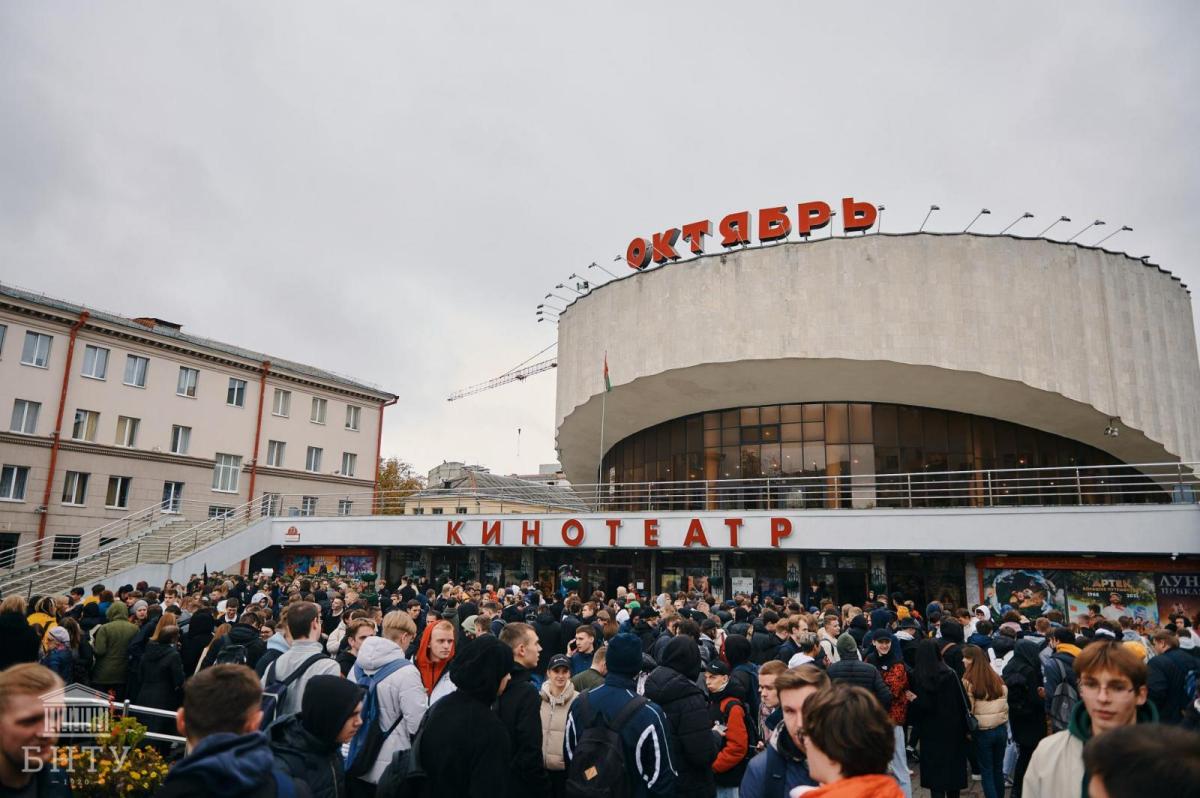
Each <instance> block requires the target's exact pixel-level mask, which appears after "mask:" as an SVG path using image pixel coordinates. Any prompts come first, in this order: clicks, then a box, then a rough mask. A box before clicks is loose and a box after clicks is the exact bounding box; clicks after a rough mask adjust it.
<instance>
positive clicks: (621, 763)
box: [566, 692, 650, 798]
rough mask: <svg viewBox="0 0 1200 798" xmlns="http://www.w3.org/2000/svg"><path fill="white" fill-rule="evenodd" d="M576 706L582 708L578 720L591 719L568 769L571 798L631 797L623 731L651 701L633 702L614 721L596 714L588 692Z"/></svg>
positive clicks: (580, 697)
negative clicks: (589, 700) (622, 737)
mask: <svg viewBox="0 0 1200 798" xmlns="http://www.w3.org/2000/svg"><path fill="white" fill-rule="evenodd" d="M575 703H576V705H577V706H579V707H580V709H579V710H578V714H577V715H576V717H577V718H579V719H580V720H582V719H583V718H588V723H587V727H586V728H585V729H584V730H583V733H582V734H580V735H579V742H578V743H577V744H576V746H575V754H574V756H572V757H571V764H570V765H569V766H568V767H567V793H566V794H567V798H630V796H631V795H632V794H633V791H632V789H631V787H630V776H629V774H630V772H631V771H630V770H629V769H627V768H626V766H625V745H624V743H622V742H621V728H622V727H623V726H624V725H625V724H626V723H628V722H629V720H630V719H632V718H633V716H634V715H636V714H637V713H638V710H640V709H641V708H642V707H644V706H646V705H647V704H649V703H650V702H649V700H647V698H646V697H645V696H640V695H639V696H635V697H633V698H631V699H629V702H628V703H627V704H625V706H623V707H621V711H620V712H618V713H617V714H616V715H615V716H614V717H613V719H612V720H611V721H606V720H604V716H603V715H601V714H600V713H599V712H592V709H591V706H590V705H589V702H588V693H586V692H585V693H581V694H580V696H579V698H578V699H576V701H575ZM597 719H599V722H597Z"/></svg>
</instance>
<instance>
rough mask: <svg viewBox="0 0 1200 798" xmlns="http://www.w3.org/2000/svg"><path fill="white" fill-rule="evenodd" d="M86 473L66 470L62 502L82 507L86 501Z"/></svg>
mask: <svg viewBox="0 0 1200 798" xmlns="http://www.w3.org/2000/svg"><path fill="white" fill-rule="evenodd" d="M88 476H89V475H88V474H85V473H83V472H81V471H68V472H67V474H66V477H65V478H64V479H63V492H62V503H63V504H72V505H75V506H77V507H82V506H83V505H84V504H85V503H86V502H87V486H88Z"/></svg>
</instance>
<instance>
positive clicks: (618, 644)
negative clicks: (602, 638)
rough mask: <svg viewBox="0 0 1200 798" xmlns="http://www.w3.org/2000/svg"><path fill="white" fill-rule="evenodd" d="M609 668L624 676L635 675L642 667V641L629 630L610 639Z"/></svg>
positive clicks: (611, 671)
mask: <svg viewBox="0 0 1200 798" xmlns="http://www.w3.org/2000/svg"><path fill="white" fill-rule="evenodd" d="M606 662H607V663H608V670H609V672H610V673H616V674H620V675H622V676H634V675H636V674H637V673H638V671H640V670H641V669H642V641H641V640H640V639H638V637H637V636H636V635H631V634H629V633H628V632H625V633H622V634H619V635H614V636H613V638H612V639H611V640H609V641H608V659H607V660H606Z"/></svg>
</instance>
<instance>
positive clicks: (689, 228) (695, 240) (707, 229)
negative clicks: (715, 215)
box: [683, 219, 712, 255]
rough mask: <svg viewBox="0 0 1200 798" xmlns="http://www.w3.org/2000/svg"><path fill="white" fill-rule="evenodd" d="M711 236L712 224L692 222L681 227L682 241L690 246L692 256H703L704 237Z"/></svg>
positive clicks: (706, 221)
mask: <svg viewBox="0 0 1200 798" xmlns="http://www.w3.org/2000/svg"><path fill="white" fill-rule="evenodd" d="M710 235H712V222H710V221H709V220H708V219H705V220H704V221H702V222H692V223H691V224H685V225H684V226H683V240H684V241H686V242H688V244H689V245H690V246H691V249H692V254H693V255H703V254H704V237H705V236H710Z"/></svg>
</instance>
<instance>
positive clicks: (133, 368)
mask: <svg viewBox="0 0 1200 798" xmlns="http://www.w3.org/2000/svg"><path fill="white" fill-rule="evenodd" d="M149 370H150V358H148V357H141V356H139V355H126V356H125V384H126V385H132V386H133V387H134V388H145V387H146V372H148V371H149Z"/></svg>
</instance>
